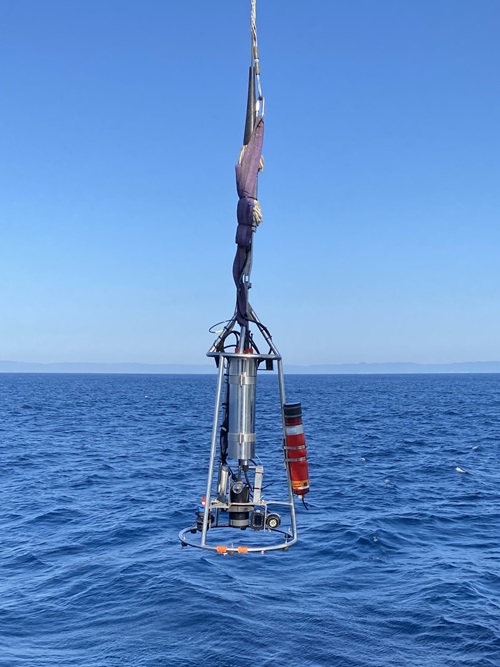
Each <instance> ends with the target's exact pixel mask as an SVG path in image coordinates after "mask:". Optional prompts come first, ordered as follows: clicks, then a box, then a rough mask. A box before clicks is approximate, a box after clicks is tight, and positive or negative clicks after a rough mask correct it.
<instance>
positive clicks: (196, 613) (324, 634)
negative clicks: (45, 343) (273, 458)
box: [0, 374, 500, 667]
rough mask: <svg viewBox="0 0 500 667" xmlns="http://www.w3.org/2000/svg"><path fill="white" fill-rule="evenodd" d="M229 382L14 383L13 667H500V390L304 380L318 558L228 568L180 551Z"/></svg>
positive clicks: (9, 446) (297, 551)
mask: <svg viewBox="0 0 500 667" xmlns="http://www.w3.org/2000/svg"><path fill="white" fill-rule="evenodd" d="M215 385H216V377H215V376H201V375H200V376H186V375H184V376H172V375H49V374H47V375H42V374H39V375H36V374H35V375H31V374H2V375H0V459H1V465H0V482H1V484H0V499H1V513H0V527H1V542H0V666H1V667H55V666H57V667H76V666H78V667H128V666H130V667H132V666H133V667H160V666H170V665H172V666H176V667H250V666H252V667H255V666H258V667H267V666H269V667H270V666H273V667H274V666H275V665H289V666H290V667H323V666H325V667H326V666H328V667H337V666H338V667H392V666H394V667H396V666H398V667H399V666H401V667H406V666H409V667H424V666H425V667H427V666H428V667H441V666H443V667H444V666H446V667H462V666H463V667H465V666H467V667H499V666H500V474H499V465H500V456H499V453H500V451H499V450H500V420H499V417H500V375H385V376H382V375H350V376H349V375H315V376H306V375H301V376H298V375H296V376H293V375H292V376H288V377H287V378H286V387H287V396H288V399H289V400H291V401H296V400H298V401H302V405H303V415H304V425H305V429H306V436H307V443H308V450H309V457H310V477H311V492H310V493H309V494H308V503H309V506H310V507H309V511H306V509H305V508H304V507H302V504H301V503H298V504H297V514H298V532H299V541H298V543H297V544H296V545H295V546H293V547H291V548H290V550H289V551H287V552H278V553H268V554H265V555H260V554H257V555H246V556H245V555H239V556H226V557H224V556H221V555H218V554H212V553H207V552H203V551H200V550H197V549H192V548H190V547H187V548H182V547H181V546H180V543H179V541H178V532H179V531H180V530H181V529H182V528H185V527H187V526H189V525H191V524H192V523H193V520H194V510H195V508H196V506H197V505H198V504H199V501H200V498H201V496H202V495H203V494H204V491H205V485H206V467H207V462H208V455H209V447H210V432H211V419H212V414H213V405H214V399H215ZM257 401H258V404H257V410H258V421H257V438H258V440H257V452H259V447H260V448H261V452H262V455H263V457H264V458H265V457H266V456H268V453H269V451H270V450H271V449H275V448H277V450H276V451H278V452H279V448H280V446H281V444H280V423H279V405H278V403H277V401H278V398H277V381H276V377H275V376H273V375H271V374H269V375H266V374H263V375H262V376H259V378H258V386H257Z"/></svg>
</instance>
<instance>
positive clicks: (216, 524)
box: [179, 306, 297, 554]
mask: <svg viewBox="0 0 500 667" xmlns="http://www.w3.org/2000/svg"><path fill="white" fill-rule="evenodd" d="M249 311H250V313H249V314H251V316H252V322H253V323H255V324H256V325H257V327H258V328H259V330H260V332H261V333H262V335H263V337H264V339H265V340H266V342H267V343H268V345H269V348H270V349H269V354H260V353H259V354H246V353H239V352H234V353H229V352H225V351H223V350H221V346H222V345H223V342H224V340H225V338H226V337H227V336H228V334H229V333H230V332H231V331H232V329H233V328H234V326H235V324H236V316H234V317H233V318H232V320H230V321H229V322H228V323H227V325H226V326H225V327H224V330H223V331H222V333H221V334H220V335H219V337H218V338H217V340H216V341H215V343H214V344H213V345H212V347H211V348H210V350H209V351H208V353H207V356H209V357H213V358H214V359H215V361H216V364H217V366H218V378H217V390H216V398H215V408H214V419H213V426H212V438H211V445H210V459H209V465H208V477H207V487H206V494H205V499H206V500H205V511H204V513H203V524H202V530H201V534H200V531H199V530H198V529H197V527H196V525H193V526H190V527H189V528H185V529H183V530H181V531H180V533H179V539H180V541H181V544H182V546H191V547H196V548H198V549H205V550H208V551H214V552H218V553H223V554H238V553H251V552H256V553H265V552H266V551H279V550H286V549H288V548H289V547H290V546H292V545H293V544H295V542H296V541H297V522H296V516H295V504H294V495H293V490H292V485H291V481H290V474H289V471H288V463H287V461H286V456H285V455H284V450H283V460H284V466H285V469H286V477H287V487H288V501H283V500H265V499H263V498H261V499H260V500H259V502H258V503H253V502H248V503H233V505H236V504H237V505H239V506H248V508H249V510H252V509H254V508H255V507H257V508H262V509H263V510H264V514H265V517H266V516H267V513H268V507H274V506H285V507H287V508H288V509H289V512H290V524H291V525H290V528H289V530H282V529H278V528H274V529H273V528H270V527H269V526H267V525H266V524H265V521H264V526H265V527H264V528H263V529H262V530H258V531H257V530H252V528H251V527H249V528H248V529H247V530H251V531H252V535H253V534H255V536H256V537H258V535H259V534H260V533H267V534H269V533H272V534H274V535H276V537H277V538H278V537H279V538H280V541H279V542H277V543H276V544H274V543H273V544H260V545H259V544H254V543H253V542H254V541H255V540H256V538H254V540H252V543H251V544H248V545H246V544H245V545H243V544H234V543H230V544H220V543H216V544H213V543H209V542H208V541H207V534H210V535H213V533H214V532H217V533H219V531H215V529H222V528H225V529H226V531H225V532H228V531H231V532H232V534H233V536H234V534H236V535H237V536H238V537H239V538H240V539H239V540H238V542H240V541H241V538H242V537H243V536H244V537H246V536H247V535H248V533H247V532H246V531H245V533H243V531H241V530H240V529H239V528H238V527H233V526H230V525H228V524H226V523H221V522H220V519H221V512H227V511H228V510H230V508H231V506H232V504H231V503H230V502H226V503H222V502H220V501H219V500H218V498H217V494H214V493H213V482H214V472H215V466H216V465H217V463H218V462H217V460H216V455H217V434H218V431H219V427H220V419H221V406H222V388H223V383H224V376H225V373H226V371H227V368H228V361H229V359H253V360H254V361H258V362H260V361H267V360H271V361H272V362H276V364H277V370H278V382H279V398H280V403H281V413H282V416H283V405H284V404H285V382H284V373H283V362H282V358H281V355H280V354H279V352H278V350H277V349H276V347H275V345H274V343H273V341H272V339H271V336H270V334H269V332H268V331H267V329H266V328H265V327H264V326H263V325H262V324H261V322H260V320H259V319H258V318H257V316H256V314H255V312H254V310H253V309H252V308H251V307H250V306H249ZM242 337H243V334H242ZM282 428H283V442H284V439H285V422H284V417H283V423H282ZM253 468H255V466H251V467H250V469H253ZM211 517H213V522H211ZM209 523H210V526H209ZM209 530H210V533H209ZM194 534H196V538H195V537H194Z"/></svg>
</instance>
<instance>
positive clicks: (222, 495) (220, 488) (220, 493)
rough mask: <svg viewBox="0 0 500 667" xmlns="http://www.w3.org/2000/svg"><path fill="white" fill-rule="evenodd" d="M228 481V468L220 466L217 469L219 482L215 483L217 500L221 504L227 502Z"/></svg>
mask: <svg viewBox="0 0 500 667" xmlns="http://www.w3.org/2000/svg"><path fill="white" fill-rule="evenodd" d="M228 480H229V466H227V465H221V466H220V468H219V480H218V482H217V500H218V501H219V502H221V503H225V502H227V482H228Z"/></svg>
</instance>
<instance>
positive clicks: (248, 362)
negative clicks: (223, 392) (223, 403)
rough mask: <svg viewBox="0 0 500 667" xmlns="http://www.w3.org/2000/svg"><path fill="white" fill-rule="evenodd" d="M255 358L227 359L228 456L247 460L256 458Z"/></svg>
mask: <svg viewBox="0 0 500 667" xmlns="http://www.w3.org/2000/svg"><path fill="white" fill-rule="evenodd" d="M257 364H258V361H257V359H253V358H252V357H248V358H244V359H242V358H231V359H229V368H228V383H229V405H228V412H229V415H228V417H229V420H228V421H229V424H228V434H227V444H228V456H229V458H231V459H238V460H239V461H248V460H249V459H252V458H254V456H255V381H256V376H257Z"/></svg>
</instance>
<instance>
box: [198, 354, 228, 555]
mask: <svg viewBox="0 0 500 667" xmlns="http://www.w3.org/2000/svg"><path fill="white" fill-rule="evenodd" d="M223 377H224V360H221V363H219V375H218V380H217V395H216V398H215V410H214V423H213V427H212V443H211V446H210V464H209V467H208V479H207V493H206V494H205V512H204V513H203V528H202V531H201V546H202V547H204V546H205V543H206V540H207V530H208V522H209V517H210V501H211V496H212V479H213V474H214V465H215V451H216V448H217V430H218V426H219V414H220V398H221V393H222V380H223Z"/></svg>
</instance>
